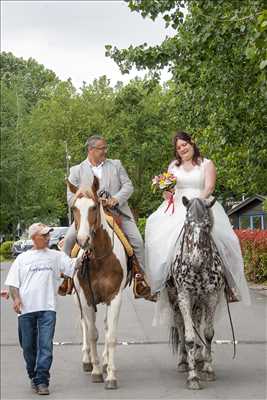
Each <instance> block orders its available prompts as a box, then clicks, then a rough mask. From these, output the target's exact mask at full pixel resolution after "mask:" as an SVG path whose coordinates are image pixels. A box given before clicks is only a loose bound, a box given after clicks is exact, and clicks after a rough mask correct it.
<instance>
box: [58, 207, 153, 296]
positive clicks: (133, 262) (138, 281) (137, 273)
mask: <svg viewBox="0 0 267 400" xmlns="http://www.w3.org/2000/svg"><path fill="white" fill-rule="evenodd" d="M105 217H106V221H107V223H108V224H109V226H110V227H111V228H112V229H113V230H114V232H115V234H116V235H117V237H118V238H119V240H120V241H121V243H122V245H123V247H124V249H125V252H126V254H127V256H128V263H129V264H130V277H129V279H128V280H127V282H128V283H129V285H131V282H132V280H133V293H134V297H135V298H136V299H139V298H144V299H146V300H150V301H157V297H156V296H155V295H152V294H151V289H150V287H149V285H148V283H147V280H146V278H145V274H144V272H143V271H142V269H141V268H140V265H139V263H138V261H137V259H136V256H135V255H134V251H133V248H132V246H131V244H130V243H129V241H128V239H127V238H126V236H125V234H124V233H123V231H122V230H121V228H120V226H119V224H120V221H119V220H118V219H117V218H114V216H113V215H110V214H107V213H105ZM79 250H80V246H79V245H78V244H77V243H75V245H74V246H73V249H72V251H71V258H75V257H77V256H78V253H79ZM63 278H64V279H63V282H62V284H61V285H60V286H59V288H58V294H59V295H61V296H65V295H66V294H72V291H73V286H74V285H73V279H72V278H69V277H66V276H63Z"/></svg>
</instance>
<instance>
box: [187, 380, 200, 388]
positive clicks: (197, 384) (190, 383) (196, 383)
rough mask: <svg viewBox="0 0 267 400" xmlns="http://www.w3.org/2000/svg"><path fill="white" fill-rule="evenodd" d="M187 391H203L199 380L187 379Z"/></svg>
mask: <svg viewBox="0 0 267 400" xmlns="http://www.w3.org/2000/svg"><path fill="white" fill-rule="evenodd" d="M186 383H187V389H190V390H199V389H201V386H200V382H199V379H198V378H193V379H187V382H186Z"/></svg>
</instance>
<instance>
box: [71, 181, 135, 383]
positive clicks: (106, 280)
mask: <svg viewBox="0 0 267 400" xmlns="http://www.w3.org/2000/svg"><path fill="white" fill-rule="evenodd" d="M68 185H69V188H70V190H71V191H72V192H73V193H76V192H77V188H76V187H75V186H73V185H72V184H71V183H70V182H68ZM98 188H99V181H98V179H97V178H96V177H95V178H94V182H93V185H92V187H91V188H88V189H86V195H85V196H83V197H79V196H76V197H75V198H74V202H73V215H74V221H75V226H76V231H77V242H78V244H79V245H80V247H81V249H83V251H84V254H83V257H84V258H83V262H82V266H81V268H79V269H78V272H77V273H76V274H75V275H74V284H75V290H76V296H75V297H76V300H77V303H79V305H80V309H81V325H82V336H83V337H82V342H83V345H82V361H83V367H84V370H85V371H89V372H91V374H92V381H93V382H103V373H106V374H107V376H106V379H105V388H106V389H116V388H117V378H116V373H115V371H116V370H115V363H114V355H115V347H116V334H117V325H118V320H119V314H120V307H121V301H122V291H123V289H124V287H125V282H126V278H127V258H126V253H125V250H124V248H123V245H122V244H121V242H120V240H119V239H118V238H117V236H116V234H115V233H114V232H113V230H112V229H111V228H110V227H109V225H108V224H107V222H106V219H105V215H104V211H103V206H102V203H101V201H100V200H99V198H98V196H97V191H98ZM85 254H87V256H85ZM100 303H104V304H106V316H105V320H104V326H105V346H104V352H103V367H102V368H101V366H100V361H99V357H98V353H97V340H98V331H97V328H96V325H95V320H96V305H97V304H100Z"/></svg>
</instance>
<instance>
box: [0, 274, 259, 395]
mask: <svg viewBox="0 0 267 400" xmlns="http://www.w3.org/2000/svg"><path fill="white" fill-rule="evenodd" d="M5 275H6V268H3V267H2V268H1V281H2V282H3V279H4V277H5ZM265 293H266V290H264V289H262V290H261V289H255V288H253V289H251V295H252V306H251V307H249V308H246V307H242V306H241V305H240V304H238V303H236V304H232V305H231V310H232V317H233V321H234V325H235V331H236V338H237V340H238V342H239V344H238V345H237V358H236V359H235V360H232V353H233V348H232V345H229V344H219V343H225V341H231V330H230V326H229V321H228V317H227V316H225V317H224V318H222V319H221V320H220V321H219V322H218V324H217V325H216V337H215V339H216V340H217V344H214V346H213V350H214V360H215V370H216V374H217V380H216V381H215V382H209V383H203V386H204V389H203V390H200V391H189V390H187V389H186V388H185V377H186V375H185V374H180V373H178V372H177V371H176V366H175V364H176V361H175V357H174V356H173V355H172V353H171V350H170V347H169V345H168V330H167V329H166V328H164V327H157V328H154V327H152V325H151V322H152V316H153V310H154V304H153V303H150V302H147V301H144V300H134V298H133V295H132V291H131V289H126V290H125V292H124V299H123V305H122V310H121V316H120V323H119V329H118V342H119V343H120V344H119V345H118V347H117V352H116V366H117V370H118V372H117V377H118V386H119V388H118V390H115V391H107V390H105V389H104V385H103V384H93V383H91V380H90V376H89V374H86V373H84V372H83V371H82V369H81V346H80V341H81V335H80V326H79V310H78V309H77V308H76V306H75V304H74V302H73V299H72V298H71V297H70V296H68V297H66V298H59V307H58V320H57V327H56V334H55V343H56V345H55V347H54V362H53V367H52V370H51V387H50V388H51V395H50V396H49V398H50V399H51V400H52V399H87V400H89V399H140V400H141V399H179V400H181V399H203V400H204V399H223V400H226V399H229V400H230V399H250V400H252V399H255V400H256V399H261V400H262V399H265V398H267V393H266V371H267V369H266V342H267V338H266V316H267V315H266V296H265ZM97 314H98V315H97V319H98V328H99V333H100V338H99V341H100V343H101V342H103V329H102V327H103V306H100V307H99V311H98V313H97ZM1 317H2V318H1V399H3V400H4V399H33V398H36V397H38V395H36V394H32V393H31V391H30V389H29V385H28V379H27V378H26V373H25V367H24V360H23V357H22V353H21V349H20V348H19V346H18V339H17V321H16V316H15V314H14V312H13V311H12V309H11V302H10V301H5V300H3V301H1ZM102 351H103V346H102V345H100V346H99V354H100V355H101V353H102Z"/></svg>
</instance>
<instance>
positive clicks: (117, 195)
mask: <svg viewBox="0 0 267 400" xmlns="http://www.w3.org/2000/svg"><path fill="white" fill-rule="evenodd" d="M86 144H87V158H86V159H85V160H84V161H82V162H81V163H80V164H78V165H74V166H73V167H71V169H70V175H69V178H68V180H69V182H71V183H72V184H73V185H74V186H76V187H78V188H79V189H78V191H77V192H76V194H75V195H76V196H82V195H83V190H82V187H88V186H90V185H92V183H93V179H94V175H95V176H97V178H98V179H99V181H100V188H99V191H101V190H106V191H108V192H109V193H110V195H111V197H110V198H109V199H108V200H107V205H108V206H109V207H113V206H116V205H118V208H119V210H120V211H122V213H123V214H126V215H127V216H128V217H129V218H127V217H125V216H123V215H122V216H121V220H122V230H123V231H124V233H125V234H126V236H127V237H128V239H129V242H130V243H131V245H132V247H133V249H134V252H135V255H136V258H137V260H138V262H139V264H140V267H141V268H142V270H143V271H144V266H145V265H144V242H143V239H142V236H141V234H140V232H139V230H138V228H137V226H136V223H135V221H134V217H133V214H132V212H131V210H130V207H129V206H128V203H127V201H128V199H129V197H130V196H131V194H132V193H133V190H134V189H133V184H132V182H131V180H130V178H129V177H128V175H127V172H126V171H125V169H124V167H123V166H122V164H121V162H120V160H111V159H109V158H106V155H107V149H108V147H107V142H106V140H105V139H104V138H103V137H102V136H98V135H95V136H91V137H89V138H88V140H87V142H86ZM73 198H74V194H73V193H72V192H71V191H70V190H69V189H68V191H67V200H68V204H69V206H71V205H72V201H73ZM75 240H76V232H75V226H74V223H73V224H72V225H71V226H70V228H69V230H68V232H67V234H66V237H65V241H64V247H63V250H64V251H65V253H67V254H68V255H70V253H71V250H72V248H73V246H74V243H75Z"/></svg>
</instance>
